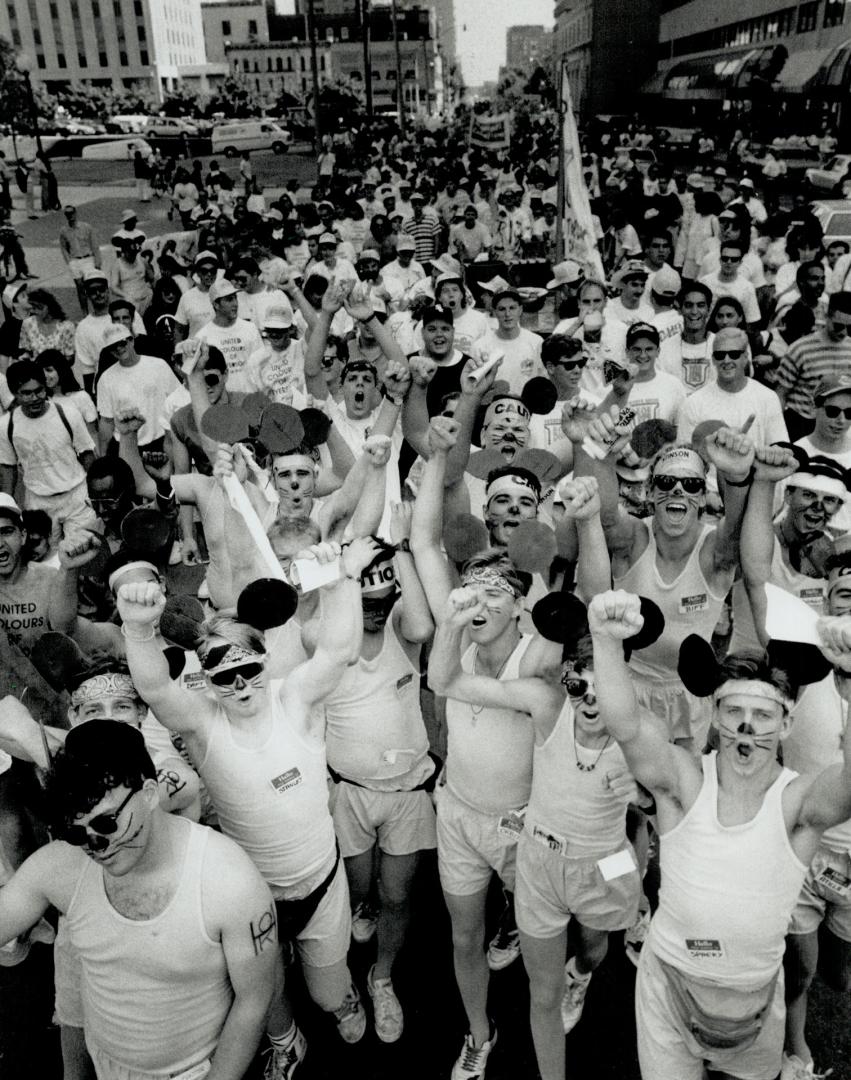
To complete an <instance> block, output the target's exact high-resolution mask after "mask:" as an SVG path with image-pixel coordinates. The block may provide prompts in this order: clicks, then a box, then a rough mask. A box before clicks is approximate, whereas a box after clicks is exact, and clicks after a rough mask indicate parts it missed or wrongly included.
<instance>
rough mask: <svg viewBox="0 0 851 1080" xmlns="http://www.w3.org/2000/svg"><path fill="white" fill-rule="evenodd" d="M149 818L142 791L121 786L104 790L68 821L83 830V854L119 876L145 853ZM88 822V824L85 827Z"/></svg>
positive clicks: (113, 875)
mask: <svg viewBox="0 0 851 1080" xmlns="http://www.w3.org/2000/svg"><path fill="white" fill-rule="evenodd" d="M145 783H146V784H147V783H148V781H145ZM151 783H152V784H153V781H151ZM150 819H151V808H150V806H149V804H148V802H147V800H146V798H145V796H144V795H143V793H142V791H141V790H136V791H131V790H130V789H129V788H127V787H124V786H123V785H122V786H121V787H116V788H112V790H111V791H108V792H107V793H106V795H104V797H103V798H102V799H101V800H100V802H99V803H97V804H96V805H95V806H93V807H92V808H91V810H88V811H87V812H86V813H85V814H78V815H77V816H76V817H75V818H74V821H73V823H72V824H73V825H74V826H75V827H76V828H82V829H85V834H86V842H85V844H84V845H83V851H85V853H86V855H88V856H89V858H90V859H92V860H93V861H94V862H96V863H98V864H99V865H100V866H103V868H104V869H105V870H106V872H107V873H108V874H109V875H110V876H112V877H123V876H124V875H125V874H127V873H129V871H131V870H132V869H133V867H134V866H135V865H136V864H137V863H138V862H139V860H140V859H141V857H142V855H143V854H144V852H145V848H146V846H147V842H148V836H149V832H150ZM90 823H91V827H87V826H89V824H90ZM110 829H113V830H114V831H109V830H110ZM101 830H103V831H101Z"/></svg>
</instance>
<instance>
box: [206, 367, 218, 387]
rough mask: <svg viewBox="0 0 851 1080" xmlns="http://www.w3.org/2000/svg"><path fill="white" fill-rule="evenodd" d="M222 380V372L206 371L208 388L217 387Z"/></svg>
mask: <svg viewBox="0 0 851 1080" xmlns="http://www.w3.org/2000/svg"><path fill="white" fill-rule="evenodd" d="M221 380H222V376H221V372H218V371H205V372H204V382H205V383H206V384H207V386H216V385H218V383H220V382H221Z"/></svg>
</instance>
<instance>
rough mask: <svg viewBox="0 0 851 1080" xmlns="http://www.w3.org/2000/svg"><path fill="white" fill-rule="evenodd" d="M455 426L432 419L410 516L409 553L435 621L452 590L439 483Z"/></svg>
mask: <svg viewBox="0 0 851 1080" xmlns="http://www.w3.org/2000/svg"><path fill="white" fill-rule="evenodd" d="M456 431H457V424H456V423H455V421H454V420H450V419H449V418H448V417H445V416H436V417H434V419H433V420H432V421H431V425H430V428H429V446H430V450H431V456H430V457H429V459H428V460H427V461H426V464H425V468H424V469H423V475H422V480H421V482H420V490H419V493H418V495H417V498H416V500H415V502H414V510H413V514H412V516H411V551H412V553H413V556H414V562H415V564H416V568H417V574H418V575H419V579H420V581H421V582H422V585H423V589H424V590H425V594H426V597H427V598H428V603H429V607H430V608H431V611H432V615H434V616H435V617H436V616H437V614H438V613H439V612H442V611H443V609H444V607H445V605H446V599H447V597H448V596H449V593H450V590H451V589H452V575H451V572H450V569H449V564H448V563H447V561H446V556H445V555H444V554H443V551H442V550H441V539H442V534H443V481H444V476H445V474H446V455H447V453H448V451H449V448H450V446H451V445H452V441H453V440H454V438H455V433H456Z"/></svg>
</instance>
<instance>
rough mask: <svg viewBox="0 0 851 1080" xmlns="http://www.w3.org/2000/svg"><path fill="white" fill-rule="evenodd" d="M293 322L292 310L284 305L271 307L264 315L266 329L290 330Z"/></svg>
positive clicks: (264, 327)
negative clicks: (288, 309)
mask: <svg viewBox="0 0 851 1080" xmlns="http://www.w3.org/2000/svg"><path fill="white" fill-rule="evenodd" d="M292 324H293V316H292V311H287V309H286V308H284V307H274V308H269V309H268V311H267V312H266V314H265V315H264V316H263V329H264V330H289V328H290V327H291V326H292Z"/></svg>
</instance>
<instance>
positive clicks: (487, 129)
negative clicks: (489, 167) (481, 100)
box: [469, 112, 511, 150]
mask: <svg viewBox="0 0 851 1080" xmlns="http://www.w3.org/2000/svg"><path fill="white" fill-rule="evenodd" d="M469 143H470V146H481V147H482V148H483V149H485V150H506V149H508V147H509V146H510V145H511V116H510V115H509V113H507V112H504V113H499V115H497V116H471V117H470V137H469Z"/></svg>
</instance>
